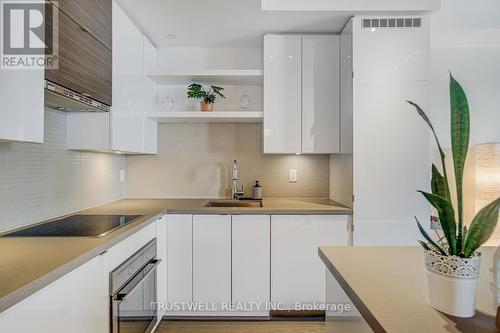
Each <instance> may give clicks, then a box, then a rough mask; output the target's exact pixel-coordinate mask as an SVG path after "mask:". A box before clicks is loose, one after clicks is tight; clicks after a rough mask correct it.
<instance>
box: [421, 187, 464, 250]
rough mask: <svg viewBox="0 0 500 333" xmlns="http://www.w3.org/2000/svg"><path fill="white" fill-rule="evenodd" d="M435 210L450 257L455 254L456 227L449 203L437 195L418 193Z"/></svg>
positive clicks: (453, 213) (453, 212)
mask: <svg viewBox="0 0 500 333" xmlns="http://www.w3.org/2000/svg"><path fill="white" fill-rule="evenodd" d="M419 192H420V193H422V195H423V196H424V197H425V198H426V199H427V201H429V203H430V204H431V205H432V206H433V207H434V208H436V209H437V211H438V215H439V222H440V223H441V228H442V229H443V233H444V236H445V238H446V241H447V242H448V246H449V248H450V255H456V254H457V226H456V223H455V211H454V210H453V205H452V204H451V202H450V201H448V200H446V199H445V198H443V197H440V196H439V195H435V194H431V193H427V192H423V191H419Z"/></svg>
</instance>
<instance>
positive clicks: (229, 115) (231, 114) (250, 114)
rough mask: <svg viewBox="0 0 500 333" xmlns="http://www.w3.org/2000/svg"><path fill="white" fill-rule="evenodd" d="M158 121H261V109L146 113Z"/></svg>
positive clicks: (262, 113)
mask: <svg viewBox="0 0 500 333" xmlns="http://www.w3.org/2000/svg"><path fill="white" fill-rule="evenodd" d="M146 117H147V118H150V119H154V120H157V121H158V122H160V123H261V122H262V120H263V119H264V112H262V111H212V112H201V111H168V112H155V113H150V114H147V115H146Z"/></svg>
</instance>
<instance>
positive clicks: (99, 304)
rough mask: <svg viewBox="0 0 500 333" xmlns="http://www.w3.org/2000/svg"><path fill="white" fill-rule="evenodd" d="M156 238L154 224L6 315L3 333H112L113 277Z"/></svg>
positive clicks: (0, 326)
mask: <svg viewBox="0 0 500 333" xmlns="http://www.w3.org/2000/svg"><path fill="white" fill-rule="evenodd" d="M154 237H155V225H154V224H150V225H148V226H146V227H144V228H143V229H141V230H139V231H137V232H136V233H134V234H132V235H131V236H129V237H127V238H125V239H124V240H122V241H121V242H119V243H117V244H116V245H114V246H112V247H111V248H109V249H108V250H107V251H106V252H104V253H103V254H101V255H98V256H96V257H94V258H93V259H91V260H89V261H88V262H86V263H84V264H82V265H81V266H79V267H77V268H76V269H74V270H73V271H71V272H69V273H67V274H66V275H64V276H62V277H61V278H59V279H58V280H56V281H54V282H52V283H51V284H49V285H48V286H46V287H44V288H43V289H41V290H39V291H37V292H36V293H34V294H33V295H31V296H29V297H27V298H26V299H24V300H22V301H21V302H19V303H17V304H15V305H14V306H12V307H11V308H9V309H7V310H5V311H3V312H2V313H0V332H9V333H24V332H40V329H41V328H43V332H51V333H87V332H94V333H108V332H109V322H110V318H109V297H110V296H109V273H110V272H111V271H112V270H114V269H115V268H116V267H117V266H119V265H120V264H121V263H122V262H123V261H125V260H126V259H127V258H128V257H129V256H131V255H132V254H133V253H135V252H136V251H138V250H139V249H140V248H141V247H143V246H144V245H146V244H147V243H148V242H149V241H151V240H152V239H153V238H154ZM27 319H29V320H27Z"/></svg>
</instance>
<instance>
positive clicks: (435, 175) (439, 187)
mask: <svg viewBox="0 0 500 333" xmlns="http://www.w3.org/2000/svg"><path fill="white" fill-rule="evenodd" d="M431 187H432V194H435V195H439V196H440V197H443V198H447V197H448V194H447V192H446V185H445V180H444V177H443V176H442V175H441V173H439V170H438V169H437V168H436V166H435V165H434V164H432V180H431Z"/></svg>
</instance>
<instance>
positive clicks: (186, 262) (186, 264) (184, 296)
mask: <svg viewBox="0 0 500 333" xmlns="http://www.w3.org/2000/svg"><path fill="white" fill-rule="evenodd" d="M192 237H193V216H192V215H167V298H168V301H169V302H170V303H173V302H192V300H193V295H192V285H193V283H192V281H193V280H192V278H193V270H192V267H193V266H192V260H193V246H192V245H193V243H192V239H193V238H192Z"/></svg>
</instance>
